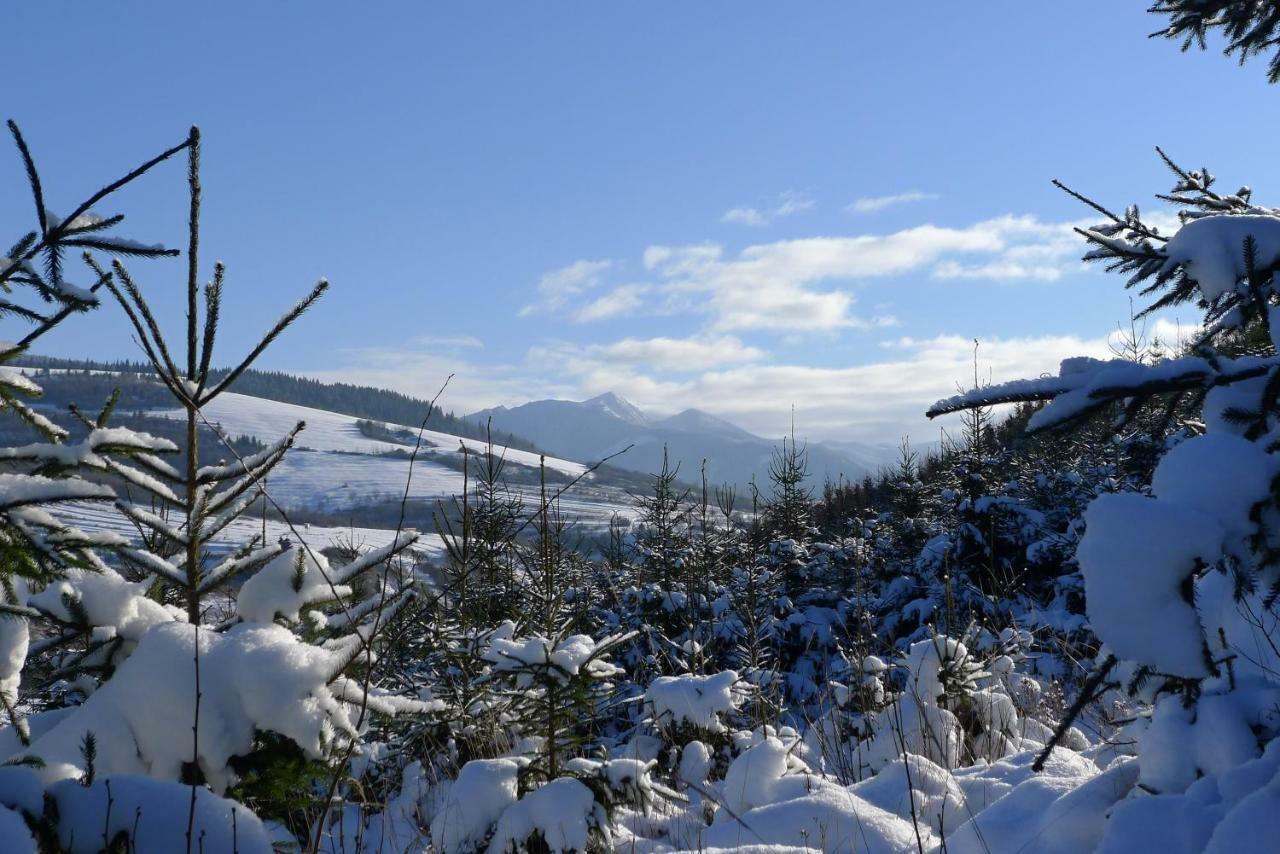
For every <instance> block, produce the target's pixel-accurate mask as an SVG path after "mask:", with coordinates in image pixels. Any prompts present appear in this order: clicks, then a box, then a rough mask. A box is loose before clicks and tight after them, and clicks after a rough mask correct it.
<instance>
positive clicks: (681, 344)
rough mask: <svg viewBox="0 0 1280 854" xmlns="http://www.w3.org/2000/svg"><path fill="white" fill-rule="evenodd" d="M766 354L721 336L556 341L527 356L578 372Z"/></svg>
mask: <svg viewBox="0 0 1280 854" xmlns="http://www.w3.org/2000/svg"><path fill="white" fill-rule="evenodd" d="M767 355H768V354H767V353H766V352H765V351H764V350H761V349H760V348H758V347H752V346H749V345H747V344H744V343H743V342H742V340H741V339H739V338H736V337H734V336H732V335H722V336H718V337H698V336H695V337H692V338H666V337H657V338H623V339H622V340H621V341H616V342H614V343H612V344H591V345H588V346H585V347H582V346H578V345H573V344H567V343H559V344H554V345H551V346H549V347H538V348H534V350H533V351H532V353H531V354H530V359H531V361H533V362H540V361H543V360H544V359H551V360H554V361H555V362H557V363H558V364H559V365H560V367H561V369H562V370H565V371H567V372H568V373H571V374H579V375H580V374H583V373H591V372H595V371H597V370H600V371H601V372H602V373H607V371H608V370H616V369H617V368H618V367H624V368H629V369H634V370H648V371H658V372H662V373H696V372H699V371H705V370H709V369H711V368H717V367H721V366H723V365H736V364H744V363H750V362H758V361H760V360H761V359H763V358H765V357H766V356H767Z"/></svg>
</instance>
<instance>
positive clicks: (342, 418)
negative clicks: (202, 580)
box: [150, 392, 587, 477]
mask: <svg viewBox="0 0 1280 854" xmlns="http://www.w3.org/2000/svg"><path fill="white" fill-rule="evenodd" d="M202 411H203V412H204V416H205V418H207V419H208V420H209V422H210V423H213V424H220V425H221V426H222V429H224V430H225V431H227V432H228V433H230V434H231V435H232V436H239V435H242V434H243V435H250V436H256V437H258V438H259V439H261V440H262V441H264V442H270V441H271V440H272V439H274V438H276V437H277V436H283V435H284V434H285V433H288V432H289V431H290V430H292V429H293V427H294V425H295V424H297V423H298V422H299V421H305V422H306V423H307V429H305V430H303V431H302V433H301V434H300V435H299V436H298V441H297V447H298V448H309V449H311V450H315V451H345V452H347V453H353V454H385V453H388V452H390V451H405V450H411V448H412V446H411V445H409V446H406V445H403V444H398V443H395V442H383V441H379V440H377V439H370V438H368V437H367V436H365V435H364V434H363V433H361V432H360V428H359V427H357V426H356V422H357V421H359V420H360V419H358V418H356V417H355V416H352V415H341V414H339V413H337V412H328V411H326V410H323V409H312V408H310V407H307V406H298V405H296V404H292V403H281V402H279V401H276V400H266V399H264V398H260V397H251V396H249V395H245V394H236V393H234V392H226V393H224V394H221V395H219V396H218V397H216V398H214V400H213V401H212V402H210V403H208V404H206V405H205V406H204V407H203V408H202ZM150 414H152V415H159V416H164V417H167V418H184V417H186V413H185V412H184V411H183V410H180V409H168V410H157V411H155V412H152V413H150ZM387 426H388V427H389V428H390V429H392V430H403V431H406V432H407V433H410V434H412V435H415V436H416V435H417V432H418V428H417V427H416V426H409V425H404V424H388V425H387ZM422 440H423V448H424V450H426V449H429V450H431V451H434V452H436V453H438V454H447V455H451V456H457V455H460V454H461V446H462V445H463V444H465V445H466V446H467V447H468V448H469V449H470V450H471V451H472V452H473V453H477V452H482V451H483V450H484V443H482V442H477V441H474V440H472V439H462V438H459V437H458V436H452V435H450V434H448V433H437V432H436V431H434V430H426V431H424V432H423V434H422ZM495 448H496V449H497V451H498V452H499V453H500V454H504V455H505V457H506V459H507V462H508V463H512V464H515V465H522V466H529V467H531V468H537V466H538V455H537V454H534V453H530V452H529V451H519V450H516V449H515V448H504V447H503V446H501V445H497V446H495ZM546 460H547V469H548V470H550V471H554V472H556V473H557V474H560V475H566V476H568V477H577V476H578V475H580V474H582V473H583V472H584V471H586V469H587V467H586V466H585V465H583V464H582V463H575V462H571V461H569V460H561V459H556V458H555V457H547V458H546Z"/></svg>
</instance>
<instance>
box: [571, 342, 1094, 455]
mask: <svg viewBox="0 0 1280 854" xmlns="http://www.w3.org/2000/svg"><path fill="white" fill-rule="evenodd" d="M891 352H892V353H893V357H892V358H890V359H887V360H885V361H880V362H873V363H869V364H863V365H856V366H851V367H840V368H824V367H813V366H806V365H772V364H743V365H737V366H730V367H725V368H722V369H718V370H707V371H704V372H701V373H699V374H698V375H697V376H694V377H689V378H684V379H679V378H663V377H661V376H657V375H655V374H656V372H655V371H646V370H643V369H640V368H638V367H636V366H634V365H627V364H620V363H618V362H616V361H610V360H609V359H608V358H606V357H603V356H602V355H600V354H595V355H593V354H592V353H590V352H578V353H576V354H574V358H573V359H564V360H562V362H561V368H562V369H564V370H566V371H568V372H570V373H573V374H575V375H576V379H577V387H578V389H579V391H578V394H579V395H580V396H583V397H585V396H589V395H592V394H598V393H600V392H603V391H616V392H618V393H619V394H621V395H623V396H624V397H626V398H627V399H629V400H631V401H633V402H634V403H636V404H637V405H638V406H640V407H641V408H645V409H652V410H655V411H659V412H662V411H677V410H680V409H684V408H687V407H697V408H699V409H704V410H706V411H708V412H712V413H714V414H716V415H720V416H722V417H725V418H728V419H729V420H731V421H733V422H735V423H737V424H740V425H742V426H743V427H745V428H746V429H748V430H752V431H753V432H756V433H759V434H760V435H764V436H780V435H782V434H783V433H784V432H785V431H786V430H787V428H788V424H789V422H790V417H791V407H792V406H794V407H795V415H796V424H797V429H798V430H799V432H800V433H801V434H803V435H805V436H807V437H810V438H813V439H833V440H838V439H851V440H859V441H877V442H885V441H895V440H896V439H898V438H900V437H901V436H903V435H908V434H909V435H911V436H912V437H913V438H915V439H917V440H921V441H926V440H932V439H935V438H937V436H938V431H939V428H940V426H941V427H947V428H948V429H953V428H954V424H955V419H945V418H944V419H940V421H939V422H932V423H931V422H929V421H928V420H927V419H926V418H925V417H924V412H925V410H926V409H928V407H929V406H930V405H931V404H932V403H933V402H934V401H936V400H938V399H939V398H943V397H947V396H950V395H952V394H954V393H955V392H956V390H957V387H960V386H965V385H971V384H972V377H973V340H972V339H970V338H966V337H963V336H958V335H943V336H939V337H937V338H932V339H928V340H912V339H901V340H899V341H898V342H895V345H894V347H893V348H892V350H891ZM1076 355H1088V356H1095V357H1099V358H1106V357H1109V356H1110V351H1109V350H1108V347H1107V340H1106V338H1105V337H1102V338H1097V339H1081V338H1078V337H1074V336H1042V337H1030V338H1006V339H992V340H987V341H983V342H982V344H981V346H980V348H979V351H978V358H979V366H980V371H981V375H982V378H983V380H984V381H986V380H988V379H990V380H991V381H994V382H1001V381H1004V380H1011V379H1018V378H1023V377H1034V376H1038V375H1039V374H1041V373H1046V372H1053V373H1056V372H1057V369H1058V363H1059V362H1061V360H1062V359H1064V358H1067V357H1070V356H1076Z"/></svg>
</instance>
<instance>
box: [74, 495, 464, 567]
mask: <svg viewBox="0 0 1280 854" xmlns="http://www.w3.org/2000/svg"><path fill="white" fill-rule="evenodd" d="M54 513H55V515H57V516H59V517H60V518H63V519H65V520H66V521H67V522H68V523H69V524H71V525H75V526H76V527H79V528H83V529H84V530H87V531H109V532H111V533H115V534H119V535H121V536H123V537H136V536H137V529H136V528H134V526H133V525H132V524H131V523H130V522H129V520H128V519H126V518H125V517H124V516H123V515H122V514H121V513H120V512H118V511H117V510H116V509H115V508H114V507H112V506H111V505H110V504H107V503H105V502H103V503H100V502H91V501H80V502H73V503H70V504H66V505H63V506H62V507H59V508H56V509H55V511H54ZM264 529H265V533H266V541H267V542H269V543H270V542H275V541H276V540H279V539H280V538H281V537H288V538H289V539H290V540H297V539H301V540H302V541H303V542H305V543H306V544H307V545H308V546H309V547H311V548H312V549H316V550H319V549H323V548H325V547H326V546H331V545H334V544H339V543H340V544H343V545H347V544H353V545H355V546H358V547H360V548H362V549H376V548H380V547H382V546H385V545H387V544H388V543H390V542H391V539H392V536H393V535H394V534H395V531H392V530H386V529H383V528H360V527H354V526H351V527H326V526H324V525H295V526H294V528H290V527H289V526H288V525H286V524H285V523H283V522H277V521H274V520H271V519H268V520H266V521H265V522H264V521H263V520H261V519H251V518H248V517H243V518H240V519H237V520H236V521H234V522H232V523H231V524H230V525H228V526H227V528H226V530H224V531H222V532H221V533H220V534H218V536H217V537H215V538H214V540H213V542H212V543H210V544H209V551H210V552H211V553H212V554H213V555H215V556H217V555H219V554H225V553H226V552H229V551H231V550H232V549H234V548H236V547H237V546H239V545H240V544H242V543H244V542H246V541H248V540H249V539H250V538H251V537H253V536H254V535H255V534H257V535H262V534H263V532H264ZM415 548H417V549H419V550H420V551H421V552H423V553H424V554H425V555H426V556H427V557H435V556H438V555H440V554H442V553H443V552H444V543H443V541H442V540H441V539H440V537H439V536H437V535H435V534H424V535H423V536H422V539H420V540H419V541H418V543H417V545H416V546H415Z"/></svg>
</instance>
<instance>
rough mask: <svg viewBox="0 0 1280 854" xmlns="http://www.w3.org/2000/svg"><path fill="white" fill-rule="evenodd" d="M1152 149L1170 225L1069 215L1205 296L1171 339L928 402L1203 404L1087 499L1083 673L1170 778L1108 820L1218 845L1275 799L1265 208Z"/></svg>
mask: <svg viewBox="0 0 1280 854" xmlns="http://www.w3.org/2000/svg"><path fill="white" fill-rule="evenodd" d="M1161 156H1162V157H1163V156H1164V155H1163V153H1162V154H1161ZM1165 162H1166V164H1167V165H1168V166H1169V167H1170V169H1171V170H1172V171H1173V172H1174V174H1175V176H1176V183H1175V186H1174V188H1173V190H1172V192H1170V193H1168V194H1165V195H1162V196H1160V198H1161V199H1162V200H1164V201H1166V202H1168V203H1171V204H1174V205H1177V206H1178V207H1179V208H1180V218H1181V227H1180V228H1179V229H1178V230H1177V231H1176V232H1175V233H1174V234H1172V235H1170V236H1166V235H1163V234H1161V233H1160V232H1159V231H1158V230H1157V229H1156V228H1155V227H1154V226H1152V225H1150V224H1149V223H1148V222H1147V221H1145V220H1144V219H1143V218H1142V216H1141V215H1140V213H1139V211H1138V209H1137V208H1136V207H1130V208H1128V209H1127V210H1126V211H1125V212H1124V213H1123V214H1122V215H1117V214H1113V213H1111V212H1110V211H1108V210H1107V209H1105V208H1103V207H1102V206H1101V205H1098V204H1096V203H1093V202H1089V201H1087V200H1085V201H1086V202H1087V203H1088V204H1090V206H1091V207H1093V208H1094V209H1095V210H1096V211H1098V212H1099V213H1102V214H1103V215H1104V216H1105V217H1106V218H1107V221H1106V222H1104V223H1103V224H1102V225H1100V226H1097V227H1095V228H1092V229H1082V230H1081V234H1082V235H1083V236H1084V238H1085V239H1086V240H1087V241H1088V242H1089V243H1090V244H1091V245H1092V249H1091V251H1090V252H1089V253H1088V254H1087V255H1086V256H1085V257H1086V258H1087V259H1089V260H1095V261H1101V262H1103V263H1105V264H1106V265H1107V266H1108V268H1109V269H1112V270H1116V271H1119V272H1121V273H1125V274H1127V275H1128V277H1129V279H1128V284H1129V285H1130V286H1135V287H1139V288H1140V292H1141V293H1142V294H1143V295H1144V296H1147V297H1149V298H1150V300H1151V302H1150V303H1149V305H1148V306H1147V308H1146V311H1147V312H1151V311H1155V310H1158V309H1161V308H1164V307H1166V306H1170V305H1175V304H1185V303H1194V304H1195V305H1197V306H1198V307H1199V308H1201V309H1202V310H1203V312H1204V325H1203V329H1202V330H1201V331H1200V333H1199V334H1198V335H1197V337H1196V338H1195V340H1194V341H1193V342H1192V343H1191V345H1190V347H1189V350H1188V352H1187V354H1186V355H1182V356H1180V357H1177V358H1168V359H1165V360H1163V361H1160V362H1158V363H1156V364H1154V365H1152V364H1142V363H1139V362H1133V361H1127V360H1122V359H1115V360H1111V361H1099V360H1095V359H1085V358H1077V359H1070V360H1067V361H1065V362H1064V363H1063V365H1062V368H1061V370H1060V371H1059V374H1058V376H1056V377H1047V378H1041V379H1036V380H1024V381H1018V382H1013V383H1007V384H1004V385H1001V386H996V387H992V388H987V389H980V390H977V391H975V392H971V393H968V394H962V395H959V396H957V397H955V398H952V399H949V400H946V401H940V402H939V403H938V404H935V406H934V407H933V408H932V409H931V410H930V413H931V414H934V415H936V414H940V413H942V412H948V411H955V410H957V409H963V408H966V407H970V406H978V405H989V404H992V403H998V402H1010V401H1025V400H1047V401H1050V402H1049V403H1048V405H1046V406H1045V407H1044V408H1042V409H1040V410H1039V411H1037V412H1036V413H1035V415H1034V416H1032V418H1031V419H1030V421H1029V423H1028V429H1030V430H1032V431H1035V430H1045V429H1048V428H1063V429H1067V428H1069V427H1070V426H1071V425H1072V424H1073V423H1075V422H1078V421H1079V420H1080V419H1082V418H1083V417H1085V416H1087V415H1089V414H1090V413H1094V412H1099V411H1102V410H1106V409H1116V410H1118V411H1119V413H1120V418H1121V424H1123V423H1124V419H1127V418H1130V417H1133V416H1134V415H1135V414H1136V413H1139V412H1140V411H1142V410H1143V409H1144V408H1155V409H1157V410H1158V411H1165V412H1168V411H1173V410H1176V408H1177V407H1179V406H1184V405H1198V406H1199V407H1201V409H1202V418H1201V422H1200V425H1199V426H1198V427H1197V426H1195V425H1193V424H1189V425H1188V427H1189V429H1188V430H1187V431H1185V433H1184V434H1183V436H1182V437H1181V441H1177V442H1176V443H1174V444H1173V445H1172V447H1171V449H1170V450H1168V451H1167V452H1166V453H1165V454H1164V455H1163V457H1162V458H1161V459H1160V460H1159V462H1158V464H1157V465H1156V467H1155V471H1154V474H1153V476H1152V483H1151V488H1150V495H1143V494H1136V493H1116V494H1106V495H1102V496H1100V497H1098V498H1097V499H1095V500H1094V501H1093V502H1092V504H1090V506H1089V508H1088V510H1087V512H1086V514H1085V521H1086V523H1087V530H1086V531H1085V534H1084V537H1083V539H1082V541H1081V543H1080V547H1079V552H1078V559H1079V563H1080V568H1081V571H1082V574H1083V576H1084V582H1085V596H1086V600H1087V610H1088V616H1089V620H1090V623H1091V624H1092V627H1093V629H1094V631H1095V632H1096V633H1097V635H1098V637H1099V638H1100V639H1101V641H1102V642H1103V644H1104V647H1103V649H1102V651H1101V653H1100V654H1099V656H1098V661H1097V665H1096V670H1095V673H1094V676H1093V678H1092V679H1091V680H1090V682H1089V684H1088V685H1086V689H1094V688H1099V687H1105V686H1107V685H1114V686H1116V687H1118V688H1121V689H1123V690H1124V691H1126V692H1127V693H1128V694H1129V695H1130V696H1131V697H1132V698H1133V699H1134V701H1135V702H1137V703H1138V704H1139V709H1140V714H1139V716H1138V717H1137V719H1136V720H1135V721H1134V723H1133V724H1132V725H1131V726H1130V727H1129V734H1130V735H1131V736H1133V737H1135V738H1136V750H1137V762H1138V767H1139V771H1140V773H1139V775H1138V782H1139V783H1140V787H1141V788H1142V789H1143V790H1145V791H1147V792H1154V793H1160V794H1163V795H1166V797H1165V798H1163V799H1158V800H1157V799H1150V798H1136V797H1133V798H1130V799H1129V800H1127V801H1125V802H1124V803H1123V804H1121V805H1120V806H1119V807H1118V808H1116V809H1115V810H1114V811H1113V813H1112V815H1111V819H1110V824H1109V827H1110V831H1109V832H1111V833H1114V834H1116V835H1117V836H1119V835H1120V834H1122V833H1124V832H1126V831H1125V830H1124V828H1125V827H1130V826H1132V825H1134V824H1135V823H1138V822H1141V823H1146V824H1152V823H1154V824H1160V823H1163V822H1166V821H1172V820H1175V819H1176V820H1184V821H1189V822H1190V823H1189V824H1185V825H1184V827H1188V828H1189V829H1188V831H1187V832H1188V833H1193V834H1194V836H1195V839H1197V840H1198V842H1196V843H1195V844H1196V846H1197V847H1199V846H1200V845H1203V844H1205V843H1211V844H1213V845H1218V846H1219V847H1220V846H1222V845H1230V844H1232V843H1230V842H1229V841H1228V840H1232V839H1237V840H1245V839H1247V838H1248V834H1249V833H1250V830H1249V827H1250V825H1252V824H1254V823H1255V822H1256V821H1258V820H1259V819H1260V817H1261V816H1262V815H1263V814H1269V815H1274V814H1275V810H1276V809H1277V807H1278V806H1280V803H1278V802H1277V800H1276V798H1277V796H1276V794H1275V792H1276V791H1277V785H1278V783H1277V782H1273V781H1280V776H1278V775H1277V774H1278V772H1280V740H1277V738H1276V736H1277V735H1280V713H1277V709H1280V680H1278V679H1277V676H1276V674H1277V673H1278V672H1280V670H1278V666H1280V655H1278V654H1277V652H1276V649H1277V646H1276V639H1277V637H1278V636H1280V634H1278V633H1277V627H1278V626H1280V614H1277V611H1276V604H1277V595H1278V594H1280V551H1277V543H1280V458H1278V456H1277V447H1280V445H1278V443H1277V440H1276V437H1277V435H1280V434H1278V433H1277V428H1280V356H1278V355H1277V348H1276V344H1275V342H1276V339H1277V338H1280V333H1278V332H1277V327H1276V323H1275V321H1276V320H1277V316H1276V311H1277V303H1278V302H1280V292H1278V289H1280V282H1277V278H1276V277H1277V274H1278V273H1280V211H1277V210H1275V209H1271V208H1265V207H1262V206H1259V205H1256V204H1254V203H1253V202H1252V200H1251V194H1250V191H1249V189H1248V188H1247V187H1243V188H1241V189H1240V190H1238V191H1236V192H1235V193H1229V194H1222V193H1219V192H1217V191H1216V190H1215V189H1214V183H1215V182H1214V179H1213V176H1212V175H1210V174H1209V172H1208V171H1207V170H1197V171H1188V170H1184V169H1182V168H1180V167H1178V166H1177V165H1176V164H1174V163H1173V162H1172V161H1170V160H1169V159H1168V158H1167V157H1166V158H1165ZM1077 198H1081V199H1082V200H1083V197H1082V196H1078V195H1077ZM1242 342H1254V343H1253V345H1252V346H1247V347H1242V346H1241V343H1242ZM1257 342H1261V345H1260V346H1259V344H1258V343H1257ZM1176 438H1178V437H1175V439H1176ZM1089 699H1090V692H1089V691H1086V692H1085V694H1084V695H1082V697H1081V698H1080V702H1078V703H1077V704H1076V707H1075V708H1076V709H1078V708H1079V706H1080V705H1081V704H1082V703H1083V702H1085V701H1088V700H1089ZM1246 769H1247V770H1246ZM1228 777H1231V779H1232V780H1233V781H1238V782H1237V783H1233V784H1232V785H1229V786H1228V785H1225V784H1224V781H1226V780H1227V778H1228ZM1188 810H1189V811H1191V812H1190V813H1188V812H1187V811H1188ZM1188 815H1191V816H1193V817H1192V818H1190V819H1186V818H1185V817H1186V816H1188ZM1104 841H1105V839H1104ZM1223 850H1225V849H1223Z"/></svg>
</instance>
